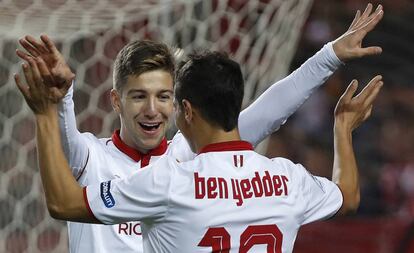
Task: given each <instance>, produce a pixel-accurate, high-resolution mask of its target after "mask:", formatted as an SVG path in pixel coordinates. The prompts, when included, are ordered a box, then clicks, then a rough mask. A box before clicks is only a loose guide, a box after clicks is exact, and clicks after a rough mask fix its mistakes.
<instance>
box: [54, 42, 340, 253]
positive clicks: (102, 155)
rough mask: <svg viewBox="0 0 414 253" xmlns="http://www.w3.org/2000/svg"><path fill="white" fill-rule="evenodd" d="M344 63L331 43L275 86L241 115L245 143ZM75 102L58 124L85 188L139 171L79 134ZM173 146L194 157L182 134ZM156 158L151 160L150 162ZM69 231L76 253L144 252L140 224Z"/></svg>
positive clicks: (73, 226) (65, 105)
mask: <svg viewBox="0 0 414 253" xmlns="http://www.w3.org/2000/svg"><path fill="white" fill-rule="evenodd" d="M341 64H342V63H341V62H340V61H339V59H338V58H337V57H336V55H335V53H334V51H333V48H332V44H331V43H329V44H327V45H325V46H324V48H323V49H322V50H320V51H319V52H318V53H317V54H316V55H315V56H313V57H312V58H310V59H309V60H307V61H306V62H305V63H304V64H303V65H302V66H301V67H300V68H299V69H298V70H296V71H295V72H293V73H292V74H291V75H289V76H288V77H286V78H284V79H283V80H280V81H279V82H277V83H275V84H274V85H272V86H271V87H270V88H269V89H268V90H267V91H266V92H265V93H264V94H263V95H261V96H260V97H259V98H258V99H257V100H256V102H254V103H253V104H252V105H251V106H250V107H248V108H246V109H245V110H244V111H243V112H242V113H241V115H240V118H239V129H240V134H241V136H242V139H244V140H247V141H249V142H251V143H253V144H258V143H259V142H260V141H261V140H263V138H265V137H266V136H267V135H269V134H271V133H272V132H274V131H275V130H277V129H278V128H279V127H280V125H281V124H283V123H284V122H285V121H286V119H287V118H288V117H289V116H290V115H291V114H292V113H293V112H294V111H295V110H296V109H297V108H298V107H299V106H300V105H301V104H302V103H303V102H304V101H305V100H306V98H307V97H309V95H310V94H311V93H312V92H313V90H314V89H316V88H317V87H319V86H320V85H321V84H322V83H323V82H325V80H326V79H327V78H328V77H329V76H330V75H331V74H332V73H333V72H334V71H335V70H336V69H337V68H338V67H339V66H340V65H341ZM72 97H73V87H71V89H70V90H69V92H68V94H67V95H66V96H65V98H64V99H63V102H62V103H61V104H60V106H59V124H60V129H61V136H62V144H63V149H64V151H65V155H66V158H67V159H68V161H69V164H70V166H71V168H72V172H73V175H74V176H75V178H79V180H78V181H79V183H80V184H81V185H83V186H84V185H88V184H92V183H96V182H101V181H105V180H111V179H113V178H115V177H117V176H119V177H123V176H128V175H130V174H132V173H133V172H135V171H136V170H137V169H138V168H140V167H141V166H140V162H138V163H135V162H134V161H132V160H131V159H130V158H129V157H128V156H126V155H125V154H124V153H122V152H121V151H119V150H118V149H117V148H116V147H115V146H114V145H113V143H112V142H111V141H109V139H97V138H96V137H95V136H93V135H92V134H89V133H86V134H81V133H80V132H79V131H78V129H77V127H76V119H75V113H74V104H73V100H72ZM108 141H109V142H108ZM107 142H108V143H107ZM173 143H175V144H174V145H169V147H168V152H167V153H168V154H170V155H172V156H173V157H174V158H176V159H178V160H179V161H188V160H190V159H192V158H194V154H193V153H192V152H191V150H190V148H189V146H188V144H187V142H186V141H185V139H184V137H183V136H182V135H181V134H180V133H177V134H176V136H174V138H173ZM157 158H158V157H152V158H151V160H150V162H153V161H154V160H156V159H157ZM103 165H104V166H103ZM68 227H69V245H70V252H71V253H78V252H99V253H102V252H103V253H105V252H111V253H112V252H121V251H122V252H123V253H129V252H142V241H141V240H142V239H141V235H140V232H139V225H136V223H134V224H132V225H131V223H128V224H124V225H122V227H120V226H119V225H115V226H103V225H91V224H82V223H73V222H69V223H68ZM134 231H135V232H136V233H134Z"/></svg>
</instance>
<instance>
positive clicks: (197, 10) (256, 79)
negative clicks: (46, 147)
mask: <svg viewBox="0 0 414 253" xmlns="http://www.w3.org/2000/svg"><path fill="white" fill-rule="evenodd" d="M311 4H312V0H158V1H155V0H141V1H133V0H2V1H0V52H1V57H0V176H1V177H0V252H13V253H14V252H67V232H66V225H65V223H64V222H57V221H54V220H52V219H51V218H50V217H49V214H48V213H47V210H46V208H45V200H44V197H43V189H42V186H41V181H40V177H39V173H38V171H39V170H38V166H37V159H36V147H35V138H34V137H35V126H34V120H33V116H32V115H31V113H30V110H29V108H28V107H27V105H26V104H25V102H24V100H23V97H22V96H21V95H20V94H19V92H18V90H17V89H16V87H15V84H14V80H13V73H16V72H20V68H21V65H20V61H19V59H18V58H17V57H16V56H15V49H16V48H18V43H17V39H18V38H20V37H22V36H24V35H26V34H30V35H33V36H36V37H38V36H39V35H40V34H42V33H46V34H48V35H49V36H50V37H51V38H52V39H53V40H54V41H55V42H57V44H58V46H59V48H60V50H61V51H62V53H63V55H64V56H65V58H66V59H67V60H68V62H69V64H70V65H71V67H72V69H73V70H74V71H75V72H76V81H77V85H76V87H75V93H74V100H75V104H76V106H75V107H76V108H75V109H76V115H77V122H78V126H79V129H80V130H81V131H89V132H92V133H94V134H96V135H98V136H109V135H110V134H111V132H112V131H113V129H114V128H115V127H116V126H117V124H118V123H117V116H116V115H115V113H113V112H112V107H111V105H110V102H109V95H108V94H109V91H110V89H111V87H112V74H111V73H112V64H113V60H114V58H115V56H116V54H117V53H118V51H119V50H120V49H121V48H122V47H123V46H124V45H125V44H127V43H128V42H130V41H132V40H136V39H151V40H156V41H162V42H165V43H166V44H168V45H170V46H174V47H176V48H179V49H180V50H178V51H177V57H180V56H181V55H185V54H186V53H189V52H191V51H193V50H195V49H202V48H208V49H212V50H220V51H225V52H228V53H229V54H230V55H232V56H233V58H234V59H235V60H236V61H238V62H239V63H240V64H241V66H242V70H243V73H244V76H245V81H246V89H245V100H244V104H245V105H247V104H248V103H250V102H251V101H252V100H253V99H254V98H256V97H257V96H258V95H260V94H261V93H262V92H263V91H264V90H265V89H266V88H267V87H268V86H269V85H270V84H272V83H274V81H276V80H278V79H281V78H282V77H283V76H285V75H286V74H287V71H288V69H289V65H290V61H291V60H292V57H293V54H294V52H295V49H296V45H297V41H298V38H299V36H300V32H301V28H302V26H303V23H304V21H305V20H306V17H307V15H308V12H309V10H310V7H311ZM114 122H115V123H114Z"/></svg>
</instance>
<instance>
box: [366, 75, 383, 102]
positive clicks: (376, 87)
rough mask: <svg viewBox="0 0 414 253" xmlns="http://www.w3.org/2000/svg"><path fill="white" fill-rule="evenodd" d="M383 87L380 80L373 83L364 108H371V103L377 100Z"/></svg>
mask: <svg viewBox="0 0 414 253" xmlns="http://www.w3.org/2000/svg"><path fill="white" fill-rule="evenodd" d="M383 85H384V82H383V81H382V78H381V79H380V80H378V81H376V82H375V83H373V84H372V86H373V88H372V90H371V92H370V93H368V95H367V97H366V99H365V101H364V106H366V107H369V106H372V103H373V102H374V100H375V99H376V98H377V96H378V94H379V92H380V90H381V88H382V86H383Z"/></svg>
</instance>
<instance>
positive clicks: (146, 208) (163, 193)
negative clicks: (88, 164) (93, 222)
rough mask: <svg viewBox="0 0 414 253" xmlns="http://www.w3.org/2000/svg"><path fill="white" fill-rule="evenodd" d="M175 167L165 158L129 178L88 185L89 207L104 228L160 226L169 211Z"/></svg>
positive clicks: (87, 202)
mask: <svg viewBox="0 0 414 253" xmlns="http://www.w3.org/2000/svg"><path fill="white" fill-rule="evenodd" d="M173 163H174V162H173V160H172V159H169V158H168V157H162V158H160V159H159V160H158V161H157V162H155V163H153V164H152V165H150V166H147V167H145V168H143V169H141V170H139V171H137V172H136V173H134V174H133V175H131V176H129V177H127V178H124V179H115V180H111V181H107V182H101V183H99V184H93V185H88V186H87V187H86V189H85V194H84V197H85V201H86V204H87V206H88V207H89V209H90V211H91V212H92V214H93V215H94V216H95V217H96V218H97V219H98V220H99V221H101V222H102V223H104V224H117V223H123V222H127V221H144V220H147V219H150V220H153V221H154V222H156V221H157V220H158V219H162V218H163V217H164V215H165V213H166V212H167V210H168V200H169V192H170V187H171V182H172V177H173V173H174V168H175V167H174V164H173Z"/></svg>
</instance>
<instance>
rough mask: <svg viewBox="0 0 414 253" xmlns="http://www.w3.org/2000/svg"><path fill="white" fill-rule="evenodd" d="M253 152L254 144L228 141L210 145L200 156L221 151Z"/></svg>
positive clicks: (204, 148) (203, 149)
mask: <svg viewBox="0 0 414 253" xmlns="http://www.w3.org/2000/svg"><path fill="white" fill-rule="evenodd" d="M242 150H253V146H252V144H250V143H249V142H247V141H226V142H217V143H212V144H209V145H207V146H205V147H203V148H202V149H201V151H200V152H199V153H198V154H202V153H208V152H220V151H242Z"/></svg>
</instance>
